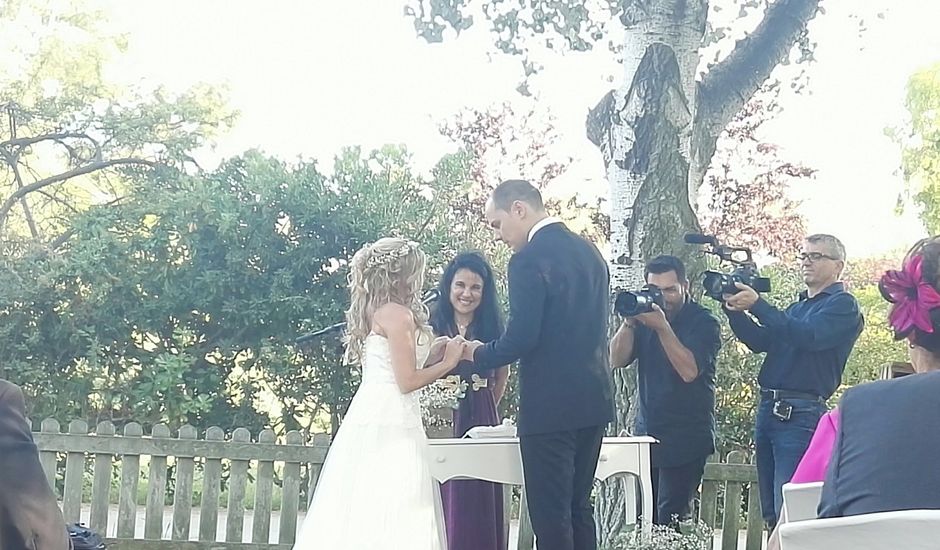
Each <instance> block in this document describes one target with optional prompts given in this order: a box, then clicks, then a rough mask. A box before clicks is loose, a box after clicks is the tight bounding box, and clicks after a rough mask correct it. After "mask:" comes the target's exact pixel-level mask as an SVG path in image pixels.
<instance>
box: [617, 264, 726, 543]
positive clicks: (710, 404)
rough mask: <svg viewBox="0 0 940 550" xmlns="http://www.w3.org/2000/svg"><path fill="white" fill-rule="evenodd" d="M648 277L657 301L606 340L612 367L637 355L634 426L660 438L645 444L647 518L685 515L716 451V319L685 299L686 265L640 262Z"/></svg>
mask: <svg viewBox="0 0 940 550" xmlns="http://www.w3.org/2000/svg"><path fill="white" fill-rule="evenodd" d="M646 282H647V283H648V284H650V285H653V286H656V287H658V288H659V289H660V290H661V291H662V293H663V302H664V304H663V307H662V308H659V307H658V306H653V311H651V312H648V313H641V314H640V315H636V316H633V317H627V318H625V319H624V320H623V322H622V324H621V325H620V328H619V330H617V334H615V335H614V338H613V339H612V340H611V342H610V361H611V365H612V366H613V367H623V366H626V365H628V364H630V363H631V362H632V361H633V359H634V358H635V359H636V360H637V369H638V370H637V375H638V376H637V378H638V381H639V386H638V392H639V396H640V414H639V415H638V417H637V426H636V432H637V433H640V434H648V435H650V436H653V437H655V438H656V439H658V440H659V443H658V444H657V445H653V447H652V448H651V450H650V463H651V466H652V481H653V500H654V503H655V504H654V508H653V517H652V520H653V523H656V524H658V525H668V524H672V523H673V522H675V521H676V520H683V519H686V518H687V517H688V516H689V512H690V507H689V503H690V501H691V500H692V497H693V496H694V495H695V492H696V490H698V486H699V484H701V482H702V473H703V472H704V469H705V460H706V459H707V458H708V455H710V454H711V453H713V452H714V451H715V359H716V358H717V356H718V349H719V348H720V347H721V328H720V325H719V323H718V320H717V319H715V317H714V316H713V315H712V314H711V313H710V312H709V311H708V310H707V309H705V308H704V307H702V306H700V305H699V304H696V303H695V302H693V301H692V300H691V299H690V297H689V280H688V277H687V276H686V272H685V266H684V265H683V264H682V261H681V260H680V259H679V258H676V257H675V256H659V257H657V258H654V259H653V260H650V262H649V263H647V264H646Z"/></svg>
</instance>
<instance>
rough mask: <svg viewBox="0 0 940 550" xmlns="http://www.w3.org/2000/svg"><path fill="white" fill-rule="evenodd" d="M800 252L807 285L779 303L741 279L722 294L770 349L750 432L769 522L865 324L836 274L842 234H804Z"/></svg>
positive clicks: (757, 346)
mask: <svg viewBox="0 0 940 550" xmlns="http://www.w3.org/2000/svg"><path fill="white" fill-rule="evenodd" d="M800 260H801V264H802V271H803V282H804V283H805V284H806V290H805V291H804V292H802V293H801V294H800V296H799V300H798V301H797V302H795V303H793V304H791V305H790V306H789V307H787V308H786V310H784V311H781V310H779V309H777V308H776V307H774V306H772V305H770V304H769V303H767V302H766V301H765V300H764V299H763V298H761V297H760V296H759V295H758V293H757V291H755V290H754V289H753V288H751V287H749V286H747V285H744V284H741V283H737V285H736V286H737V288H738V289H739V290H740V291H739V292H737V293H735V294H725V295H724V297H723V298H724V302H725V307H724V308H723V309H724V311H725V313H726V314H727V316H728V321H729V322H730V324H731V330H732V331H733V332H734V334H735V335H736V336H737V337H738V339H740V340H741V342H743V343H744V344H745V345H746V346H747V347H748V348H750V349H751V351H753V352H755V353H761V352H766V353H767V355H766V357H765V358H764V363H763V365H762V366H761V369H760V373H759V374H758V378H757V381H758V383H759V384H760V404H759V406H758V409H757V419H756V426H755V430H754V440H755V446H756V448H757V474H758V481H759V483H760V495H761V511H762V514H763V516H764V522H765V523H766V524H767V527H768V528H773V527H774V526H775V525H776V523H777V519H778V518H779V517H780V510H781V505H782V502H783V498H782V495H781V487H782V486H783V484H784V483H787V482H788V481H790V477H791V476H792V475H793V472H794V471H795V470H796V466H797V464H798V463H799V461H800V458H801V457H802V456H803V453H804V452H805V451H806V448H807V446H808V445H809V442H810V439H811V438H812V436H813V431H814V430H815V428H816V424H817V423H818V422H819V418H820V417H821V416H822V415H823V413H825V411H826V400H827V399H829V397H830V396H832V394H833V392H835V390H836V388H837V387H838V386H839V383H840V381H841V379H842V371H843V370H844V369H845V363H846V360H847V359H848V357H849V353H850V352H851V351H852V346H854V345H855V340H856V339H858V336H859V334H860V333H861V332H862V326H863V319H862V315H861V313H860V312H859V307H858V302H857V301H856V300H855V297H854V296H852V295H851V294H849V293H848V292H846V290H845V286H844V285H843V284H842V283H841V282H839V278H840V276H841V274H842V270H843V269H844V268H845V247H844V246H843V245H842V243H841V242H840V241H839V239H837V238H835V237H833V236H832V235H821V234H820V235H810V236H809V237H806V240H805V242H804V244H803V251H802V253H801V254H800Z"/></svg>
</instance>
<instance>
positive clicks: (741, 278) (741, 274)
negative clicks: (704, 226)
mask: <svg viewBox="0 0 940 550" xmlns="http://www.w3.org/2000/svg"><path fill="white" fill-rule="evenodd" d="M685 242H687V243H688V244H704V245H708V246H709V249H706V250H705V253H706V254H714V255H715V256H718V257H719V258H720V259H721V261H722V262H728V263H730V264H731V265H733V266H734V269H733V270H732V271H731V273H722V272H720V271H706V272H705V274H704V276H703V277H702V286H703V287H704V288H705V295H706V296H708V297H709V298H713V299H715V300H718V301H719V302H720V301H723V300H722V295H723V294H737V293H738V292H739V289H738V287H737V286H735V283H742V284H745V285H747V286H749V287H751V288H753V289H754V290H756V291H757V292H770V279H768V278H767V277H761V276H760V274H759V273H758V272H757V264H755V263H754V258H753V257H752V256H751V250H750V249H749V248H745V247H738V246H725V245H722V244H720V243H719V242H718V239H717V238H715V237H713V236H711V235H700V234H698V233H688V234H686V236H685Z"/></svg>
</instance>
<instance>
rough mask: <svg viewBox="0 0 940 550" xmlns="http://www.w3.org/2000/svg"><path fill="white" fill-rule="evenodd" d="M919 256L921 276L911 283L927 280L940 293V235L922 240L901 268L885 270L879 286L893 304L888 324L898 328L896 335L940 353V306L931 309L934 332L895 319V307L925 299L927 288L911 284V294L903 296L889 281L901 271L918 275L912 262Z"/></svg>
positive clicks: (909, 290)
mask: <svg viewBox="0 0 940 550" xmlns="http://www.w3.org/2000/svg"><path fill="white" fill-rule="evenodd" d="M918 256H919V257H920V278H919V280H917V281H911V283H912V284H913V285H917V284H920V283H926V284H928V285H930V287H932V288H933V290H934V291H937V292H940V236H935V237H930V238H927V239H922V240H920V241H918V242H917V243H916V244H915V245H914V246H913V247H911V249H910V251H908V253H907V255H906V256H905V257H904V263H903V264H902V265H903V267H902V269H901V271H900V272H899V271H888V272H887V273H885V275H884V277H882V279H881V281H880V282H879V284H878V288H879V290H880V291H881V295H882V297H883V298H884V299H885V300H887V301H889V302H891V304H892V306H891V310H890V311H889V314H888V319H889V323H888V324H889V325H890V326H891V328H892V329H893V330H894V338H895V339H896V340H901V339H904V338H907V339H909V340H910V341H911V343H912V344H914V345H917V346H919V347H922V348H924V349H926V350H927V351H929V352H930V353H932V354H934V355H937V356H940V307H933V308H932V309H930V310H929V312H928V316H929V319H930V325H931V327H932V328H933V332H927V331H926V330H923V329H922V328H921V327H918V326H916V325H913V326H910V327H906V328H903V327H900V326H897V325H898V323H897V322H896V321H895V315H894V314H895V310H896V309H897V308H900V307H902V304H903V303H904V302H907V301H908V300H914V301H917V302H922V301H923V300H924V296H923V294H924V292H925V291H924V290H919V289H917V288H910V287H909V288H908V289H907V293H906V294H907V295H908V296H903V297H899V296H897V294H896V292H897V289H896V288H892V287H891V286H889V284H888V283H889V281H891V279H892V277H897V276H898V275H899V274H900V275H905V274H906V276H907V277H909V278H914V274H913V268H912V265H913V260H914V259H915V258H917V257H918ZM892 290H894V291H895V295H892Z"/></svg>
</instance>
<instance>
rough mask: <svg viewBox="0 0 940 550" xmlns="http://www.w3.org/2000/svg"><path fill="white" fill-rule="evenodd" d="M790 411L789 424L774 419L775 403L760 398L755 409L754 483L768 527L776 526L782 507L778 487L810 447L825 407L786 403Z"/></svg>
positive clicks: (797, 401)
mask: <svg viewBox="0 0 940 550" xmlns="http://www.w3.org/2000/svg"><path fill="white" fill-rule="evenodd" d="M785 401H787V402H788V403H790V405H792V406H793V410H792V412H791V413H790V420H787V421H782V420H780V419H779V418H777V417H776V416H774V415H773V405H774V402H773V400H772V399H770V398H769V397H762V398H761V400H760V404H759V405H758V408H757V421H756V426H755V429H754V444H755V446H756V448H757V479H758V482H759V484H760V504H761V514H762V515H763V517H764V522H765V523H766V524H768V525H769V526H770V527H773V526H775V525H776V524H777V519H778V518H779V517H780V511H781V509H782V507H783V494H782V492H781V487H783V484H784V483H788V482H789V481H790V478H791V477H793V472H795V471H796V467H797V465H798V464H799V463H800V459H802V458H803V453H805V452H806V448H807V447H809V442H810V439H812V438H813V432H814V431H816V424H817V423H818V422H819V418H820V417H821V416H822V415H823V414H825V412H826V405H825V404H824V403H822V402H819V401H814V400H810V399H785Z"/></svg>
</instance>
